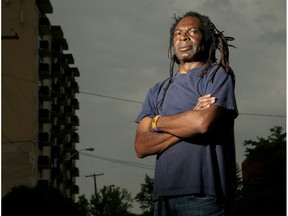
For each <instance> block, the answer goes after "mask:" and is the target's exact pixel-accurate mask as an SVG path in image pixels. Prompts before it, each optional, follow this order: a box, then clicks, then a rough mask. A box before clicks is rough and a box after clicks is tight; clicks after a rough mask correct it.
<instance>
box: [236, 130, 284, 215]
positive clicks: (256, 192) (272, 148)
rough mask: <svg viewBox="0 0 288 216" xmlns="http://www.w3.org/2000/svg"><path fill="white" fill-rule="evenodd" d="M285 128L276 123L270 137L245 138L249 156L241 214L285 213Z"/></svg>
mask: <svg viewBox="0 0 288 216" xmlns="http://www.w3.org/2000/svg"><path fill="white" fill-rule="evenodd" d="M282 131H283V128H282V127H279V126H275V127H274V128H272V129H270V132H271V135H270V136H268V138H267V139H265V138H261V137H257V139H258V140H257V141H252V140H246V141H244V146H245V147H246V149H245V155H246V159H245V161H244V162H243V164H242V166H243V167H242V172H243V189H242V193H241V198H240V199H239V200H238V207H239V209H238V210H239V212H237V214H238V215H241V216H250V215H251V216H252V215H262V216H265V215H275V212H277V215H283V216H284V215H286V133H282Z"/></svg>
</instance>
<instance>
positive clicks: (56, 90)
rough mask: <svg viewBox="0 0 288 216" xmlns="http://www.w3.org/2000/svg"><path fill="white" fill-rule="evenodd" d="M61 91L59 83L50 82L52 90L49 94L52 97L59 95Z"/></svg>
mask: <svg viewBox="0 0 288 216" xmlns="http://www.w3.org/2000/svg"><path fill="white" fill-rule="evenodd" d="M61 93H62V91H61V86H60V84H59V83H56V84H52V91H51V95H52V97H53V98H55V97H59V96H60V95H61Z"/></svg>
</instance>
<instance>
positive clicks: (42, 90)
mask: <svg viewBox="0 0 288 216" xmlns="http://www.w3.org/2000/svg"><path fill="white" fill-rule="evenodd" d="M39 99H40V101H50V100H51V96H50V88H49V87H48V86H40V87H39Z"/></svg>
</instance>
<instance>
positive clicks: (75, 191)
mask: <svg viewBox="0 0 288 216" xmlns="http://www.w3.org/2000/svg"><path fill="white" fill-rule="evenodd" d="M71 193H72V194H79V186H78V185H73V187H72V188H71Z"/></svg>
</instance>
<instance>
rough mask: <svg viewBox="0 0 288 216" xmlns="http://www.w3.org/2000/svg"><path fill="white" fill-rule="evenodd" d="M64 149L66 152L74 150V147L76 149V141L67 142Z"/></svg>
mask: <svg viewBox="0 0 288 216" xmlns="http://www.w3.org/2000/svg"><path fill="white" fill-rule="evenodd" d="M64 149H65V151H66V152H72V151H73V149H75V147H74V143H73V142H67V143H66V144H65V145H64Z"/></svg>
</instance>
